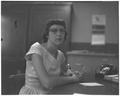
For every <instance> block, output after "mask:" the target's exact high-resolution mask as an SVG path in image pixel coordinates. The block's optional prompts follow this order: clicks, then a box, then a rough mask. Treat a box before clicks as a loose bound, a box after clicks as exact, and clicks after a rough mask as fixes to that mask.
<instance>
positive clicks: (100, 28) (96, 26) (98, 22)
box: [91, 15, 106, 45]
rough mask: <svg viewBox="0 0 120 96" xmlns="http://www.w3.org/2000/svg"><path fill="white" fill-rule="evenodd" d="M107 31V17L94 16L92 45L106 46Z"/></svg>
mask: <svg viewBox="0 0 120 96" xmlns="http://www.w3.org/2000/svg"><path fill="white" fill-rule="evenodd" d="M105 29H106V16H105V15H93V16H92V37H91V38H92V39H91V44H92V45H104V44H105Z"/></svg>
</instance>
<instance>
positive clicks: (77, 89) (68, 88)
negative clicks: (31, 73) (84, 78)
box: [49, 80, 119, 95]
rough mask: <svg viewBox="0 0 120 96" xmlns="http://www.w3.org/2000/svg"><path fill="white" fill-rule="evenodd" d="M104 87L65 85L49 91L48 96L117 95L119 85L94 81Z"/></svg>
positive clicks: (76, 84) (77, 84)
mask: <svg viewBox="0 0 120 96" xmlns="http://www.w3.org/2000/svg"><path fill="white" fill-rule="evenodd" d="M96 82H98V83H100V84H103V85H104V86H94V87H93V86H92V87H91V86H89V87H88V86H83V85H80V84H79V83H73V84H67V85H64V86H61V87H57V88H55V89H53V90H51V91H50V93H49V94H75V93H77V94H85V95H118V94H119V83H112V82H109V81H103V80H102V81H100V80H99V81H98V80H97V81H96Z"/></svg>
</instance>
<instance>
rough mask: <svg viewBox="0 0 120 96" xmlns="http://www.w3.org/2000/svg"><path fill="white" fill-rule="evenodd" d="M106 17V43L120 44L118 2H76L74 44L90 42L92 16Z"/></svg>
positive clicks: (74, 6)
mask: <svg viewBox="0 0 120 96" xmlns="http://www.w3.org/2000/svg"><path fill="white" fill-rule="evenodd" d="M94 14H98V15H99V14H103V15H106V42H107V43H118V40H119V37H118V35H119V33H118V32H119V26H118V23H119V20H118V2H77V3H76V2H74V3H73V27H72V40H71V41H72V42H90V41H91V28H92V15H94Z"/></svg>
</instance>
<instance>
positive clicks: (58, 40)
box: [19, 20, 82, 94]
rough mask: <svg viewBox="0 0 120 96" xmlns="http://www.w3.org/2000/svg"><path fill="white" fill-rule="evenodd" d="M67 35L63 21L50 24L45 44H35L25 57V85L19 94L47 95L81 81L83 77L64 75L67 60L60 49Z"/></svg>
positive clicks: (45, 35) (44, 37) (45, 34)
mask: <svg viewBox="0 0 120 96" xmlns="http://www.w3.org/2000/svg"><path fill="white" fill-rule="evenodd" d="M66 35H67V33H66V25H65V22H64V21H63V20H51V21H49V22H48V24H47V27H46V32H45V33H44V35H43V43H42V44H40V43H38V42H36V43H34V44H33V45H32V46H31V47H30V49H29V51H28V52H27V53H26V55H25V59H26V73H25V85H24V86H23V87H22V88H21V90H20V92H19V94H47V93H49V91H50V90H52V89H53V88H55V87H56V86H60V85H63V84H67V83H73V82H79V81H80V80H81V78H82V75H80V76H79V75H77V74H72V75H70V76H66V75H64V73H65V72H66V71H65V70H64V69H65V65H66V64H65V60H66V59H65V56H64V54H63V52H62V51H60V50H58V48H59V46H61V44H62V43H64V41H65V40H66Z"/></svg>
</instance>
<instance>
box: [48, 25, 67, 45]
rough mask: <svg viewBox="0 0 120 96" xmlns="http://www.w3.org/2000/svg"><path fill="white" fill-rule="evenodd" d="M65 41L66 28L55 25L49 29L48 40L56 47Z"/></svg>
mask: <svg viewBox="0 0 120 96" xmlns="http://www.w3.org/2000/svg"><path fill="white" fill-rule="evenodd" d="M64 39H65V28H64V27H63V26H62V25H57V24H54V25H52V26H51V27H50V28H49V35H48V40H49V41H51V42H52V43H54V44H55V45H60V44H62V43H63V42H64Z"/></svg>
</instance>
